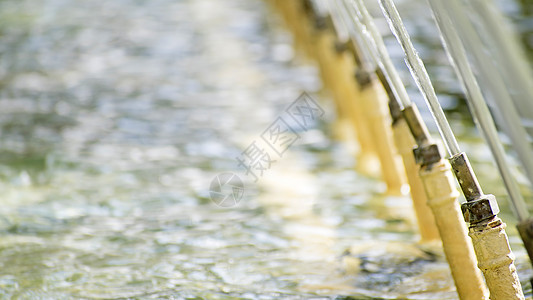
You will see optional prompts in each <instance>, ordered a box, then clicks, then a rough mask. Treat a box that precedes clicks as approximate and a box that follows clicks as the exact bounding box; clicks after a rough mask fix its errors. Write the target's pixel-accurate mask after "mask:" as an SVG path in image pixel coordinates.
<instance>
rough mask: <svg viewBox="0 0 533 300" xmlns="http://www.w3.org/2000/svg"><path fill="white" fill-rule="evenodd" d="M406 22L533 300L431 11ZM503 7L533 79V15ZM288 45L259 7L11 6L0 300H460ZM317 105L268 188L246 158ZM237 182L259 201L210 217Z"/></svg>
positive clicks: (2, 99) (238, 2)
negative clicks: (283, 121) (249, 170)
mask: <svg viewBox="0 0 533 300" xmlns="http://www.w3.org/2000/svg"><path fill="white" fill-rule="evenodd" d="M396 3H397V5H398V8H399V9H400V13H401V14H402V17H403V18H404V20H405V21H406V23H407V25H408V31H409V33H410V34H411V36H412V37H413V38H414V43H415V46H416V47H417V49H418V51H419V52H420V54H421V57H422V59H423V60H424V61H425V63H426V65H427V66H428V70H429V72H430V76H431V78H432V80H433V81H434V84H435V86H436V88H437V89H438V93H439V99H440V100H441V103H442V104H443V107H444V109H445V111H446V112H447V115H448V117H449V119H450V121H451V122H452V127H453V129H454V131H455V133H456V134H457V135H458V137H459V142H460V144H461V147H462V148H463V149H464V150H465V151H466V152H467V153H468V154H469V157H470V158H471V160H472V163H473V167H474V169H475V171H476V174H477V175H478V177H479V179H480V181H481V183H482V184H483V185H484V186H487V187H489V188H485V190H486V192H488V193H492V194H495V195H496V196H497V197H498V198H499V199H502V200H501V201H500V205H501V206H502V209H503V213H502V216H501V217H502V219H503V220H504V221H505V222H507V223H508V225H509V226H508V227H507V230H508V233H509V235H510V240H511V244H512V247H513V251H514V253H515V255H516V256H517V261H516V264H517V267H518V269H519V275H520V278H521V279H522V284H523V286H524V290H525V292H526V294H528V295H529V296H531V286H530V284H529V282H528V278H529V277H530V276H531V275H533V272H532V271H531V269H530V266H529V262H528V258H527V255H526V252H525V250H524V249H523V246H522V245H521V241H520V239H519V238H518V235H517V233H516V230H515V229H514V226H513V225H514V224H515V223H516V219H514V217H513V216H512V214H511V212H510V209H509V207H508V206H507V202H506V201H505V198H506V197H507V196H506V194H505V190H504V187H503V184H502V183H501V182H500V179H499V176H498V173H497V171H496V168H495V167H494V165H493V163H492V158H491V155H490V152H489V150H488V148H487V147H486V145H485V144H484V143H483V142H482V140H481V138H480V137H479V134H478V132H477V130H476V129H475V128H474V125H473V122H472V121H471V117H470V115H469V112H468V109H467V106H466V103H465V102H464V96H463V94H462V91H461V89H460V85H459V83H458V82H457V79H456V77H455V75H454V73H453V70H452V69H451V67H450V66H449V63H448V60H447V58H446V55H445V53H444V52H443V49H442V46H441V44H440V39H439V36H438V32H437V30H436V28H435V25H434V23H433V20H432V18H431V13H430V12H429V8H428V6H427V3H426V2H425V1H421V0H403V1H396ZM498 5H500V6H501V7H500V8H501V10H502V12H504V14H505V15H506V16H507V17H508V19H509V21H510V22H511V23H512V24H513V26H514V29H515V30H516V34H517V35H518V36H519V38H520V39H521V41H522V43H523V46H524V47H525V49H526V50H527V51H528V52H527V54H528V57H529V58H530V59H533V50H532V48H533V18H532V17H531V14H533V2H531V1H529V0H522V1H518V0H512V1H511V0H509V1H500V2H499V3H498ZM371 7H373V8H374V10H373V12H374V13H375V16H376V17H377V18H378V24H379V25H380V29H381V30H382V32H383V34H384V35H385V38H386V41H387V45H388V46H389V50H390V53H391V55H392V57H393V59H394V61H395V63H396V64H397V66H398V68H399V70H400V71H401V75H402V77H403V79H404V82H405V83H406V85H407V87H408V90H409V92H410V95H411V97H412V98H413V100H414V101H415V102H419V107H420V108H421V110H423V114H424V117H425V119H426V120H427V123H428V125H429V126H430V128H432V129H433V130H435V127H434V126H433V122H432V121H431V118H430V115H429V114H428V112H427V111H426V109H425V105H424V103H423V99H422V98H421V96H420V95H419V94H418V92H417V90H416V87H415V85H414V83H413V82H412V80H411V77H410V75H409V73H408V71H407V69H406V68H405V65H404V63H403V53H402V52H401V49H399V47H397V46H396V41H395V40H394V38H393V37H392V36H391V34H390V32H389V31H388V28H387V26H386V22H385V21H384V19H383V18H382V16H381V14H380V12H379V9H378V7H377V5H373V6H371ZM291 43H292V37H291V36H290V35H289V33H288V32H286V31H285V29H284V27H283V24H282V23H281V20H280V18H279V16H277V15H275V13H274V11H273V10H272V9H271V7H270V6H269V5H268V3H267V1H261V0H251V1H250V0H248V1H244V0H226V1H217V0H194V1H193V0H172V1H171V0H152V1H140V0H114V1H94V0H93V1H89V0H78V1H64V0H31V1H30V0H0V203H1V205H0V297H1V298H5V299H10V298H15V299H71V298H84V299H123V298H136V299H137V298H139V299H150V298H157V299H202V298H205V299H282V298H283V299H330V298H331V299H333V298H337V299H348V298H349V296H351V297H353V298H354V299H367V298H368V299H399V298H401V299H456V293H455V292H454V289H455V288H454V286H453V282H452V279H451V277H450V274H449V271H448V267H447V264H446V262H445V260H444V258H443V257H442V255H441V254H440V253H438V251H437V252H429V251H422V250H421V249H420V248H417V247H414V246H413V244H414V243H416V241H417V240H418V236H417V232H416V230H417V229H416V224H415V221H414V217H413V212H412V208H411V202H410V199H409V198H408V197H389V196H384V195H383V192H384V191H385V186H384V184H383V183H382V182H381V181H380V180H379V179H376V178H369V177H365V176H363V175H360V174H358V173H357V172H355V171H354V165H355V163H356V162H355V161H354V155H353V152H354V151H355V150H354V146H353V145H351V144H346V143H344V142H339V141H336V140H335V139H334V132H333V130H332V127H331V124H332V122H333V120H334V119H335V115H334V114H335V113H334V108H333V103H332V101H331V99H330V96H329V95H328V93H327V92H326V91H323V90H322V84H321V82H320V80H319V76H318V71H317V68H316V66H315V65H314V62H312V61H309V60H306V59H305V58H303V57H302V56H301V55H300V54H298V53H295V52H294V50H293V48H292V44H291ZM304 91H305V92H307V93H308V94H309V95H310V96H311V97H312V98H313V99H315V100H316V101H317V103H319V105H320V107H321V108H322V109H323V110H324V111H325V114H324V116H323V117H321V118H320V120H319V122H317V123H315V124H313V127H312V128H309V130H305V131H300V132H298V134H299V135H300V137H301V138H300V139H299V140H298V141H297V142H295V143H294V144H293V145H291V147H290V149H288V150H287V151H286V152H285V153H284V154H283V156H282V157H279V158H277V159H276V161H275V162H272V164H271V166H270V167H269V168H268V169H267V170H264V173H263V174H262V176H260V177H259V178H258V180H257V182H255V180H254V178H252V177H250V176H248V175H246V174H245V172H243V169H242V168H241V167H239V165H238V161H237V160H236V157H238V156H239V155H241V154H242V153H243V151H245V149H247V147H248V146H249V145H250V144H251V143H252V142H253V141H254V140H257V139H259V138H260V136H261V134H262V133H263V132H264V131H265V129H267V128H268V127H269V126H270V125H271V124H272V123H273V122H274V121H275V120H276V118H278V117H279V116H281V115H282V113H283V111H284V110H285V109H286V108H287V107H288V106H289V105H290V104H291V103H293V101H295V100H296V99H297V98H298V97H299V96H300V95H301V93H302V92H304ZM435 137H437V135H436V134H435ZM222 172H234V173H236V174H238V175H239V177H240V178H241V179H242V181H243V182H244V196H243V197H242V199H239V200H240V202H239V203H238V205H236V206H234V207H229V208H224V207H219V206H217V205H216V204H215V203H213V202H212V201H211V199H210V193H209V188H210V184H211V181H212V180H213V178H214V177H215V176H216V175H217V174H220V173H222ZM517 176H518V179H519V181H520V182H521V184H522V188H523V190H524V193H525V197H526V200H527V201H528V203H529V204H530V205H531V203H532V201H533V199H532V196H531V192H530V191H529V189H528V188H527V187H526V180H525V179H524V177H523V175H520V173H517ZM520 176H522V177H520ZM349 248H351V250H350V251H349V253H348V252H346V250H347V249H349Z"/></svg>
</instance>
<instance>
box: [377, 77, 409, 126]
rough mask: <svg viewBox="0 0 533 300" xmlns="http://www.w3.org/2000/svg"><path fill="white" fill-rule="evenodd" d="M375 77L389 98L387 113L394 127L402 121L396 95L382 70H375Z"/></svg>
mask: <svg viewBox="0 0 533 300" xmlns="http://www.w3.org/2000/svg"><path fill="white" fill-rule="evenodd" d="M376 76H377V77H378V79H379V81H380V82H381V85H382V86H383V88H384V89H385V92H387V96H388V97H389V111H390V115H391V119H392V126H394V125H395V124H396V123H398V121H399V120H401V119H403V116H402V109H401V107H400V102H399V101H398V99H397V98H396V95H394V92H393V91H392V88H391V86H390V84H389V82H388V81H387V78H386V77H385V73H384V72H383V69H381V68H377V69H376Z"/></svg>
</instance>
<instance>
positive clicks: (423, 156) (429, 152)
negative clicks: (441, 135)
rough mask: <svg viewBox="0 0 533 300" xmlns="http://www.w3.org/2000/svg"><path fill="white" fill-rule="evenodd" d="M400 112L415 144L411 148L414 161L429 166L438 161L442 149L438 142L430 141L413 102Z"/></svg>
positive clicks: (441, 156)
mask: <svg viewBox="0 0 533 300" xmlns="http://www.w3.org/2000/svg"><path fill="white" fill-rule="evenodd" d="M402 114H403V117H404V119H405V121H406V122H407V125H408V126H409V129H410V130H411V133H412V134H413V137H414V138H415V141H416V144H417V147H416V148H414V149H413V154H414V156H415V160H416V163H417V164H420V165H422V166H430V165H432V164H435V163H437V162H439V161H440V160H441V159H442V158H443V157H444V155H443V153H442V149H441V147H439V145H438V144H436V143H433V142H431V138H430V135H429V132H428V130H427V128H426V126H424V122H423V121H422V117H421V116H420V112H419V111H418V108H417V107H416V106H415V105H414V104H413V105H410V106H407V107H405V108H404V109H403V110H402Z"/></svg>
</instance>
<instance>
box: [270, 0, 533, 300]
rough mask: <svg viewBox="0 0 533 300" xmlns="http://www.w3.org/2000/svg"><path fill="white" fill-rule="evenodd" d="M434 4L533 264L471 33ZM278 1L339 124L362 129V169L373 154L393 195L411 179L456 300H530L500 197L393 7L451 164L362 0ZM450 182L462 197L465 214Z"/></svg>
mask: <svg viewBox="0 0 533 300" xmlns="http://www.w3.org/2000/svg"><path fill="white" fill-rule="evenodd" d="M428 1H429V3H430V6H431V9H432V12H433V14H434V17H435V20H436V22H437V25H438V28H439V30H440V33H441V37H442V40H443V43H444V45H445V48H446V50H447V53H448V55H449V58H450V61H451V62H452V65H453V66H454V68H455V70H456V72H457V74H458V76H459V78H460V81H461V83H462V84H463V87H464V89H465V92H466V95H467V99H468V103H469V106H470V108H471V110H472V111H473V112H474V118H475V120H476V123H477V124H478V125H479V126H480V128H481V129H482V132H483V133H484V137H485V138H486V140H487V142H488V144H489V146H490V148H491V150H492V152H493V154H494V157H495V160H496V162H497V165H498V169H499V171H500V174H501V175H502V178H503V181H504V183H505V186H506V188H507V190H508V193H509V195H510V199H511V204H512V207H513V211H514V213H515V215H516V217H517V218H518V220H519V224H518V230H519V232H520V234H521V237H522V239H523V241H524V245H525V247H526V249H527V251H528V254H529V255H530V258H531V260H532V261H533V238H532V235H533V230H532V228H533V219H532V218H531V217H530V215H529V213H528V210H527V206H526V204H525V202H524V200H523V198H522V195H521V193H520V191H519V189H518V184H517V183H516V181H515V179H514V177H513V176H512V174H511V171H510V169H509V166H508V164H507V163H506V161H505V153H504V150H503V147H502V145H501V142H500V141H499V139H498V133H497V131H496V127H495V125H494V121H493V119H492V117H491V115H490V112H489V110H488V108H487V105H486V102H485V100H484V99H483V94H482V92H481V89H480V87H479V85H478V83H477V80H476V78H475V76H474V73H473V71H472V68H471V66H470V64H469V61H468V58H467V52H466V50H465V47H464V45H463V43H464V41H463V40H462V39H461V30H468V29H471V28H470V27H468V26H467V25H465V26H467V28H466V29H464V28H463V27H461V30H457V28H456V26H454V22H455V19H456V18H460V17H461V16H462V15H461V14H459V13H458V15H455V14H454V15H453V16H452V15H451V14H452V13H456V12H457V9H458V2H457V0H452V1H450V3H448V2H446V3H444V2H442V1H439V0H428ZM272 2H273V3H274V4H275V6H276V7H277V8H278V9H279V11H280V12H281V13H282V15H283V16H284V18H285V20H286V22H287V24H288V25H289V28H291V29H292V31H293V33H294V36H295V40H296V44H297V46H298V47H300V48H302V49H303V50H304V51H305V52H307V54H308V55H309V56H310V57H312V58H314V59H316V60H317V61H318V64H319V67H320V71H321V74H322V79H323V81H324V84H325V86H326V87H328V88H329V89H330V90H331V91H332V92H333V95H334V99H335V102H336V104H337V111H338V115H339V118H341V119H344V120H347V122H350V123H351V124H353V127H355V128H356V136H357V140H358V141H359V144H360V153H359V161H360V162H364V161H366V160H368V159H370V158H371V157H372V156H373V155H376V154H377V157H378V158H379V161H380V163H381V171H382V175H383V178H384V181H385V182H386V183H387V186H388V189H389V192H394V191H395V190H397V189H398V188H399V187H401V185H402V182H403V181H402V176H403V175H402V174H404V173H406V175H407V181H408V183H409V186H410V191H411V197H412V198H413V202H414V208H415V212H416V215H417V219H418V223H419V228H420V234H421V240H422V242H427V241H432V240H436V239H439V238H440V240H442V245H443V250H444V253H445V255H446V258H447V260H448V263H449V265H450V269H451V272H452V276H453V278H454V282H455V285H456V288H457V292H458V295H459V297H460V298H461V299H489V292H490V299H493V300H497V299H502V300H510V299H524V294H523V291H522V288H521V284H520V281H519V279H518V275H517V273H516V267H515V265H514V255H513V253H512V251H511V248H510V245H509V241H508V238H507V234H506V232H505V226H506V225H505V223H503V222H502V220H501V219H500V218H499V217H498V213H499V208H498V204H497V201H496V198H495V197H494V196H493V195H490V194H484V193H483V191H482V189H481V186H480V184H479V182H478V180H477V178H476V176H475V174H474V172H473V170H472V167H471V166H470V163H469V160H468V157H467V155H466V154H465V153H464V152H461V150H460V147H459V143H458V142H457V140H456V138H455V135H454V134H453V131H452V129H451V127H450V125H449V123H448V121H447V119H446V116H445V114H444V112H443V110H442V108H441V106H440V103H439V100H438V98H437V95H436V93H435V90H434V88H433V85H432V82H431V79H430V77H429V75H428V73H427V71H426V68H425V66H424V64H423V62H422V60H421V59H420V58H419V56H418V53H417V51H416V49H415V48H414V46H413V44H412V42H411V39H410V37H409V34H408V32H407V30H406V29H405V26H404V25H403V22H402V20H401V18H400V15H399V13H398V11H397V9H396V7H395V5H394V3H393V1H392V0H379V3H380V7H381V10H382V12H383V15H384V16H385V18H386V19H387V21H388V24H389V27H390V29H391V31H392V32H393V33H394V35H395V37H396V39H397V41H398V42H399V44H400V45H401V47H402V49H403V51H404V53H405V61H406V64H407V66H408V67H409V70H410V72H411V75H412V76H413V78H414V79H415V81H416V83H417V86H418V88H419V90H420V92H421V93H422V95H423V96H424V99H425V100H426V104H427V106H428V108H429V110H430V111H431V113H432V116H433V119H434V120H435V122H436V123H437V127H438V129H439V133H440V135H441V137H442V139H443V141H444V145H445V146H446V150H447V153H448V154H449V158H448V159H447V160H446V159H444V156H445V155H444V153H443V151H442V150H441V147H439V145H438V144H437V143H436V142H435V141H434V140H433V139H432V137H431V135H430V134H429V131H428V129H427V127H426V125H425V124H424V122H423V120H422V118H421V117H420V114H419V112H418V108H417V107H416V105H415V104H414V103H413V102H412V101H411V100H410V98H409V96H408V93H407V91H406V89H405V86H404V84H403V83H402V81H401V79H400V76H399V75H398V73H397V70H396V68H395V66H394V65H393V64H392V61H391V59H390V57H389V54H388V51H387V48H386V47H385V43H384V42H383V38H382V36H381V34H380V33H379V31H378V30H377V28H376V25H375V24H374V20H373V18H372V16H371V15H370V13H369V12H368V10H367V7H366V5H365V3H364V2H363V0H291V1H286V0H272ZM461 22H462V23H461V24H463V23H465V22H466V23H467V20H463V19H461ZM391 125H392V126H391ZM399 156H400V157H401V159H399ZM402 161H403V166H402V164H401V162H402ZM452 171H453V172H452ZM453 175H455V178H456V179H457V181H458V182H459V186H460V188H461V190H462V192H463V194H464V196H465V198H466V202H464V203H463V204H462V205H460V206H459V202H458V201H457V198H458V196H459V194H458V193H457V191H456V188H455V183H454V182H453ZM465 221H466V223H468V224H469V227H468V229H467V227H466V223H465ZM467 232H468V233H467ZM467 235H469V236H470V238H468V236H467ZM476 257H477V263H476ZM480 271H481V272H482V273H483V275H484V278H485V281H483V277H482V276H481V272H480Z"/></svg>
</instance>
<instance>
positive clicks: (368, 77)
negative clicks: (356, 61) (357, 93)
mask: <svg viewBox="0 0 533 300" xmlns="http://www.w3.org/2000/svg"><path fill="white" fill-rule="evenodd" d="M354 77H355V80H356V81H357V84H358V85H359V87H360V89H361V90H363V89H365V88H367V87H368V86H370V83H372V80H373V78H372V77H373V76H372V74H371V73H370V72H368V71H366V70H364V69H363V68H361V67H356V69H355V72H354Z"/></svg>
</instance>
